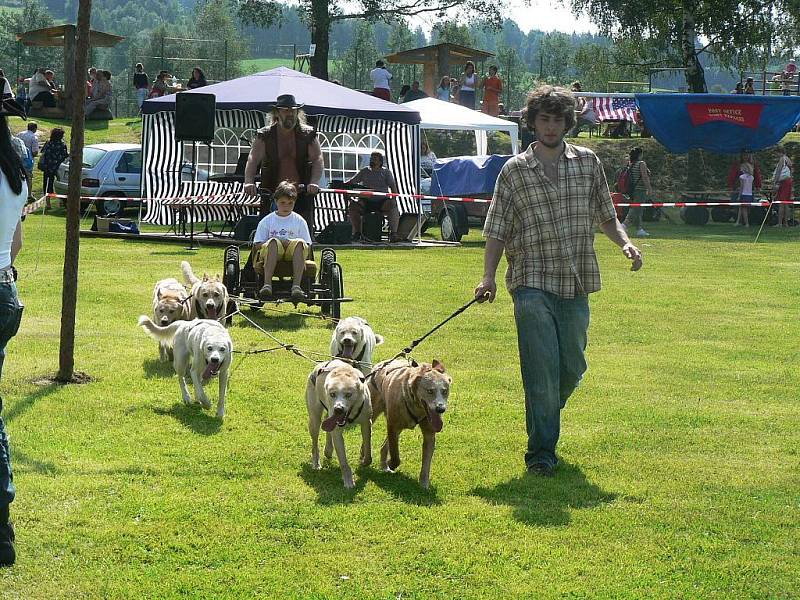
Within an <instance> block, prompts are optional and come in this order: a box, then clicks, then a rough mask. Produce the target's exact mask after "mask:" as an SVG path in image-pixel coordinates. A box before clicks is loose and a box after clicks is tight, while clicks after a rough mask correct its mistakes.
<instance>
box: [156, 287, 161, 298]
mask: <svg viewBox="0 0 800 600" xmlns="http://www.w3.org/2000/svg"><path fill="white" fill-rule="evenodd" d="M156 298H157V299H158V300H161V288H158V289H157V290H156Z"/></svg>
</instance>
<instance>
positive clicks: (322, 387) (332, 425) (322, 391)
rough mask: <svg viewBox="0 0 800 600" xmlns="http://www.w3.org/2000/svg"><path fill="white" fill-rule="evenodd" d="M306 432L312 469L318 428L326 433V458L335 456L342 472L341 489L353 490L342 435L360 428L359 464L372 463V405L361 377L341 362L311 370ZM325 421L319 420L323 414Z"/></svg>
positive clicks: (316, 460)
mask: <svg viewBox="0 0 800 600" xmlns="http://www.w3.org/2000/svg"><path fill="white" fill-rule="evenodd" d="M306 407H307V408H308V433H309V434H311V466H312V467H313V468H314V469H320V468H321V466H320V462H319V429H320V426H321V427H322V429H324V430H325V431H326V432H327V440H326V442H325V456H326V457H327V458H330V457H331V456H332V455H333V448H336V457H337V458H338V459H339V466H340V467H341V469H342V481H343V482H344V487H346V488H352V487H353V471H352V469H351V468H350V464H349V463H348V462H347V449H346V448H345V446H344V437H343V435H342V432H343V431H344V429H345V427H347V426H349V425H354V424H358V425H360V426H361V464H362V465H363V466H367V465H369V464H370V463H371V462H372V446H371V440H372V404H371V403H370V394H369V388H368V387H367V384H366V383H365V382H364V375H362V374H361V371H359V370H358V369H356V368H355V367H353V366H351V365H349V364H347V363H346V362H344V361H341V360H332V361H330V362H327V363H322V364H319V365H317V366H316V367H314V370H313V371H311V373H310V374H309V376H308V382H307V384H306ZM324 413H327V414H328V418H327V419H325V420H324V421H323V420H322V415H323V414H324Z"/></svg>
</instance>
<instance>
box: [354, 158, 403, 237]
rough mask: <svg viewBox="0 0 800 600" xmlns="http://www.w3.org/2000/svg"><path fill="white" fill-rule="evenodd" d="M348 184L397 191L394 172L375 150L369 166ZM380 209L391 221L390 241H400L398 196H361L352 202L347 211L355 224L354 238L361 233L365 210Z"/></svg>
mask: <svg viewBox="0 0 800 600" xmlns="http://www.w3.org/2000/svg"><path fill="white" fill-rule="evenodd" d="M346 183H347V185H363V186H364V187H366V188H368V189H370V190H373V191H376V192H397V184H396V183H395V182H394V175H392V172H391V171H390V170H389V169H387V168H385V167H384V166H383V153H381V152H378V151H375V152H373V153H372V154H370V156H369V166H368V167H364V168H363V169H361V170H360V171H359V172H358V173H356V176H355V177H353V178H352V179H350V180H349V181H347V182H346ZM370 210H373V211H374V210H380V212H382V213H383V215H384V216H385V217H386V218H387V220H388V221H389V241H390V242H399V241H400V238H399V237H398V236H397V228H398V226H399V224H400V210H399V209H398V208H397V199H396V198H381V197H378V198H360V199H358V200H354V201H353V202H351V203H350V206H349V207H348V209H347V213H348V215H349V216H350V223H351V224H352V226H353V239H356V240H357V239H359V238H361V237H362V235H361V222H362V218H363V216H364V212H365V211H370Z"/></svg>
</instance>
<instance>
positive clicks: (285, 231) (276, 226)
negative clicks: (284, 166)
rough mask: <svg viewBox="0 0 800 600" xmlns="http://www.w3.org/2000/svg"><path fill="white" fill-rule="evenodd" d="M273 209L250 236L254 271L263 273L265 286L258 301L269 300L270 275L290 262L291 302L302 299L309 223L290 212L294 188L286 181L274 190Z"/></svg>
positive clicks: (295, 193) (308, 250)
mask: <svg viewBox="0 0 800 600" xmlns="http://www.w3.org/2000/svg"><path fill="white" fill-rule="evenodd" d="M274 198H275V204H276V210H275V211H274V212H271V213H269V214H268V215H267V216H266V217H264V218H263V219H261V221H260V222H259V223H258V227H257V228H256V233H255V235H254V236H253V251H254V252H255V253H256V254H255V259H254V260H253V267H254V268H255V270H256V272H263V273H264V285H263V286H262V287H261V289H260V290H259V292H258V297H259V298H260V299H261V300H269V299H270V298H272V275H273V274H274V273H275V267H276V265H277V264H278V261H279V260H281V261H285V262H290V263H292V300H293V301H295V302H297V301H300V300H303V299H304V298H305V294H304V293H303V288H302V287H301V285H300V282H301V281H302V279H303V271H304V269H305V264H306V259H307V258H308V256H309V254H310V252H311V234H310V233H309V231H308V223H306V220H305V219H304V218H303V217H301V216H300V215H299V214H297V213H296V212H292V209H293V208H294V203H295V201H296V200H297V188H296V187H295V185H294V184H293V183H291V182H289V181H281V182H280V183H279V184H278V186H277V187H276V189H275V195H274Z"/></svg>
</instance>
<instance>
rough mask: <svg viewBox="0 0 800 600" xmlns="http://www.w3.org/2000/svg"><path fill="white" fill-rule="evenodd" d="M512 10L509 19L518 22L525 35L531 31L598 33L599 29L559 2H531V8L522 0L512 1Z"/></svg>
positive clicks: (540, 0)
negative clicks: (577, 16)
mask: <svg viewBox="0 0 800 600" xmlns="http://www.w3.org/2000/svg"><path fill="white" fill-rule="evenodd" d="M510 8H511V10H510V11H509V17H510V18H511V19H513V20H514V21H516V22H517V25H519V28H520V29H522V31H524V32H525V33H528V32H529V31H530V30H531V29H539V30H541V31H553V30H555V31H563V32H565V33H572V32H573V31H574V32H577V33H582V32H586V31H592V32H596V31H597V27H595V26H594V25H592V23H591V22H590V21H589V19H588V18H586V17H579V18H576V17H575V15H573V14H572V12H571V11H570V10H569V8H567V7H566V6H564V5H562V4H561V3H559V2H552V1H551V0H531V6H525V4H524V3H523V2H522V0H511V2H510Z"/></svg>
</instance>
